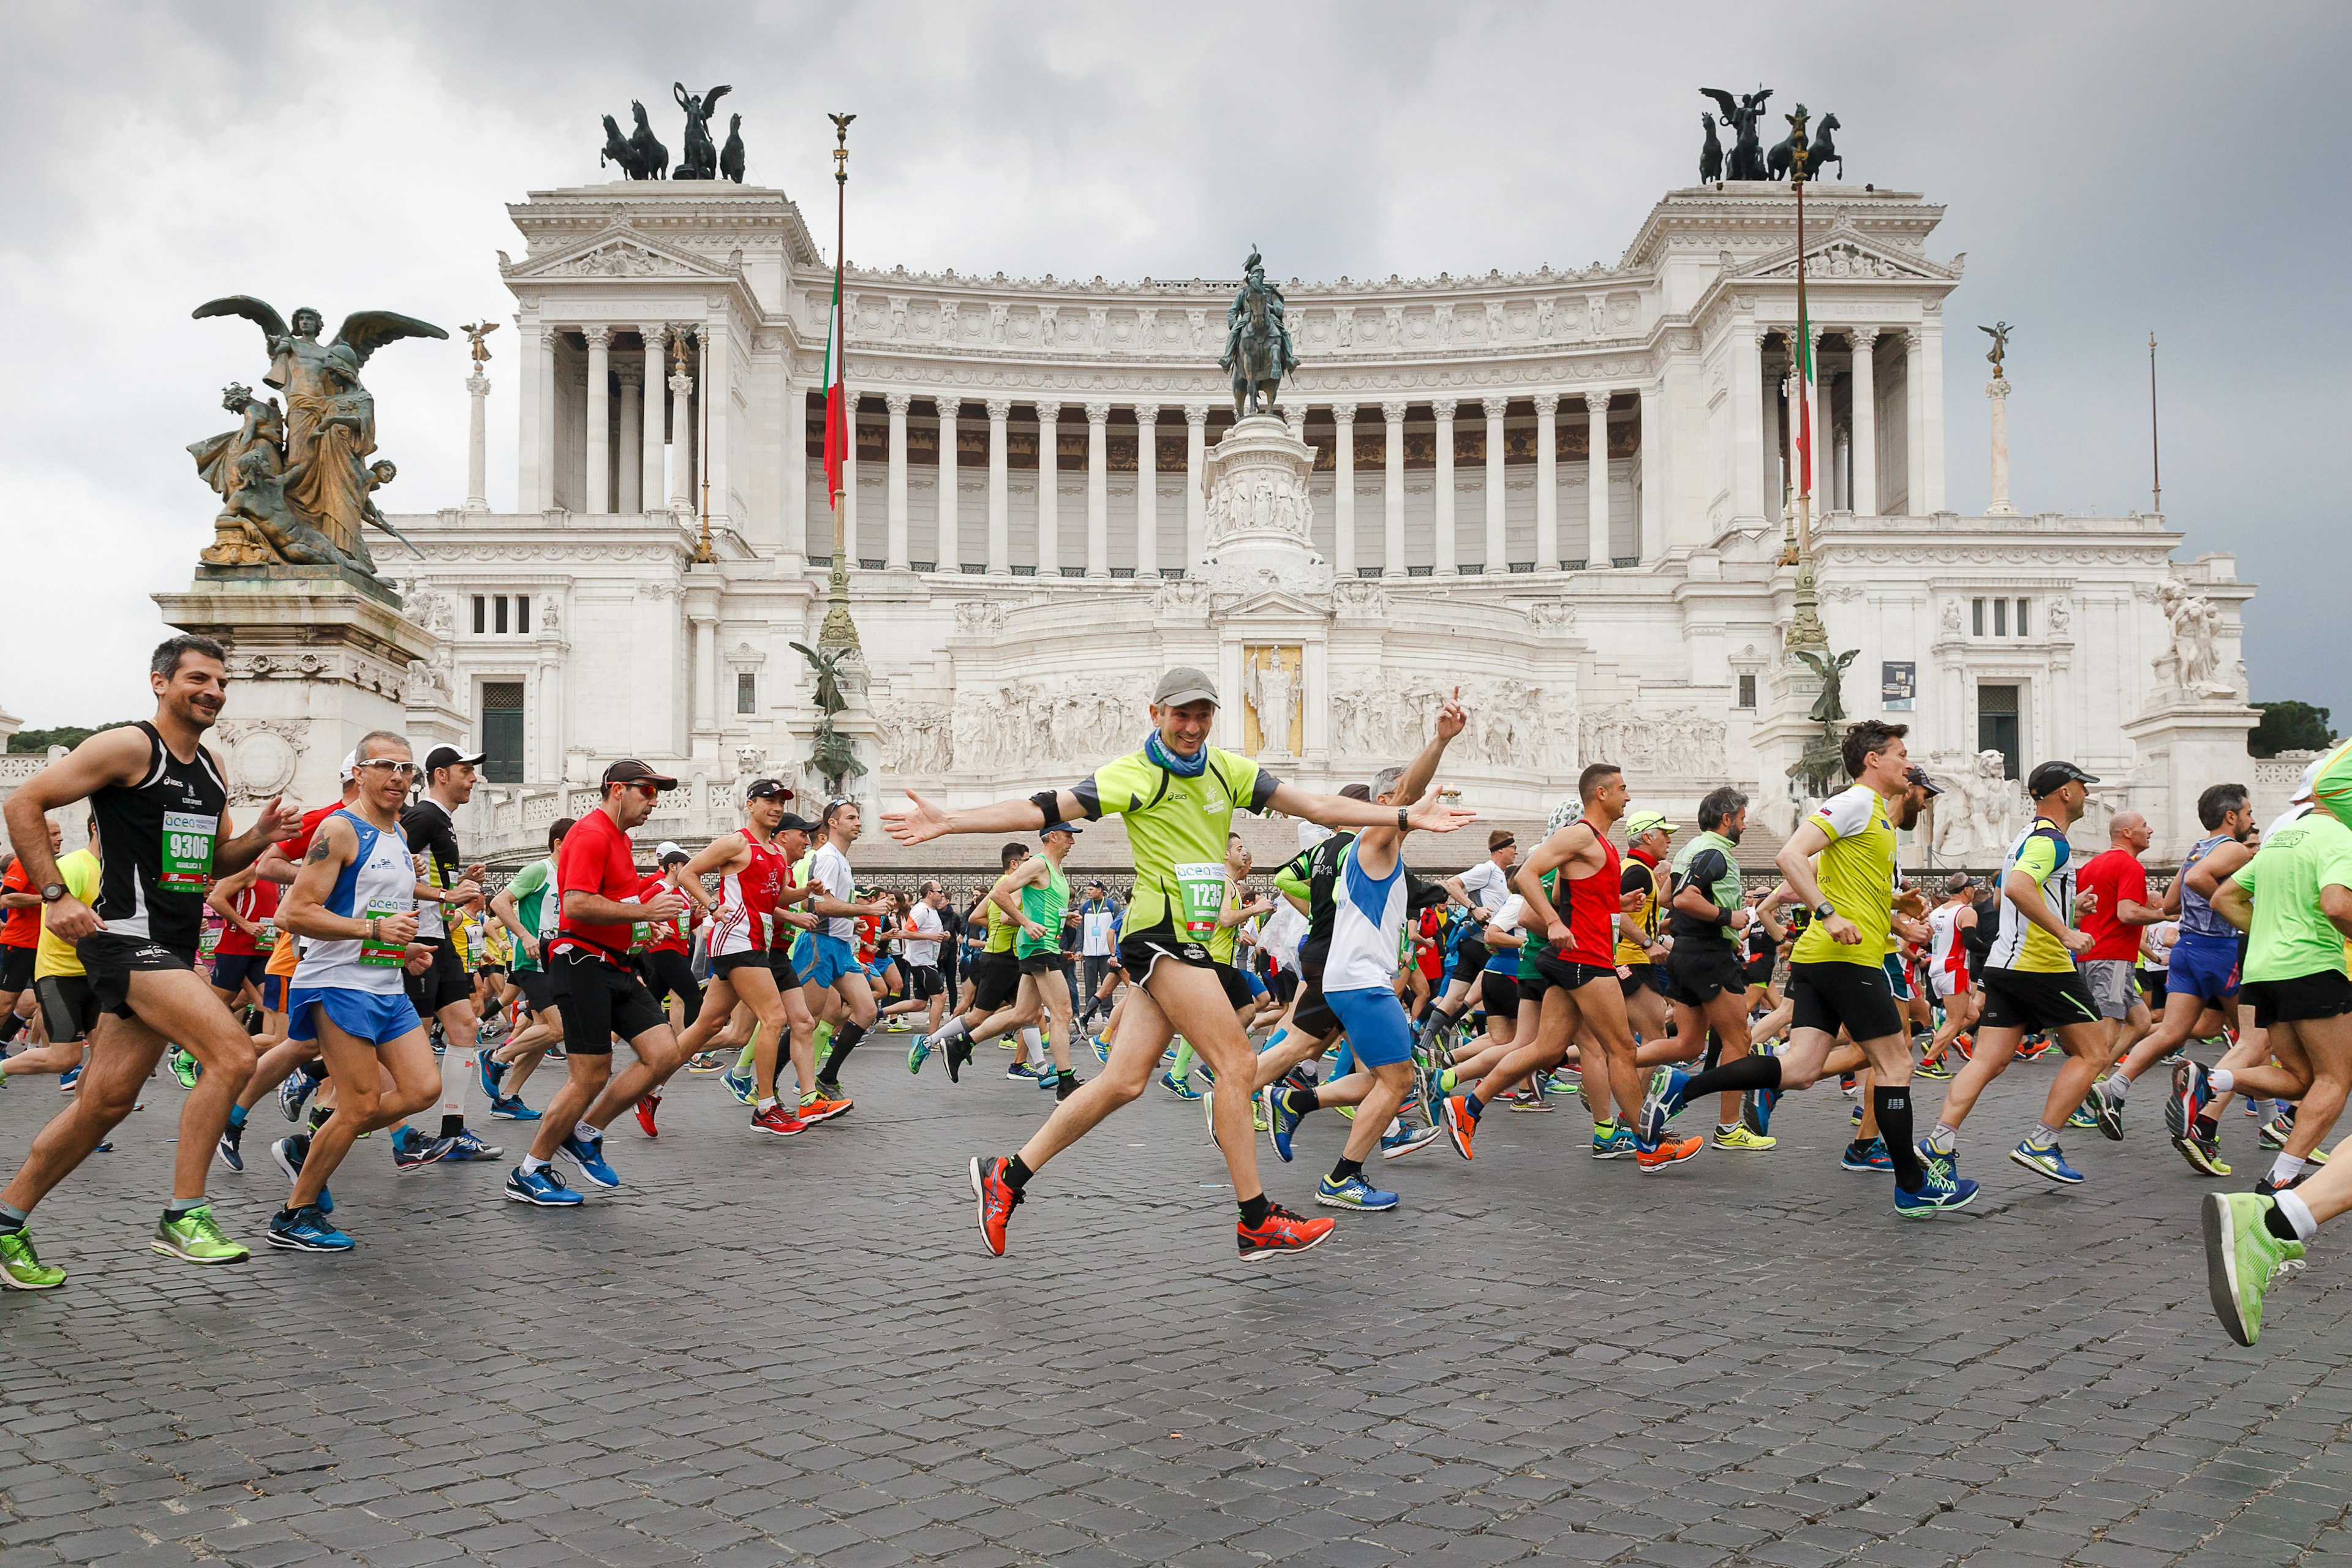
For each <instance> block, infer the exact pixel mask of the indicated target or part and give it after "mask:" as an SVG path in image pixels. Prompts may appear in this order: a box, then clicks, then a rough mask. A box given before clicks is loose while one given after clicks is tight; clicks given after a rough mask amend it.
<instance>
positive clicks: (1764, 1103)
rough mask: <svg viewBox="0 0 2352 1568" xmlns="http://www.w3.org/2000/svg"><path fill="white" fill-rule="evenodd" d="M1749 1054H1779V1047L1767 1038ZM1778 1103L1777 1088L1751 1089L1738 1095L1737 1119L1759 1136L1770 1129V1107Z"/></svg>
mask: <svg viewBox="0 0 2352 1568" xmlns="http://www.w3.org/2000/svg"><path fill="white" fill-rule="evenodd" d="M1749 1054H1751V1055H1753V1056H1759V1057H1770V1056H1778V1055H1780V1047H1778V1046H1777V1045H1775V1044H1774V1043H1773V1042H1772V1041H1769V1040H1767V1041H1765V1042H1764V1043H1763V1044H1762V1045H1760V1046H1758V1047H1755V1049H1754V1050H1753V1051H1752V1052H1750V1053H1749ZM1778 1104H1780V1090H1779V1089H1749V1090H1748V1092H1747V1093H1745V1094H1743V1095H1741V1096H1740V1097H1739V1120H1740V1122H1741V1123H1742V1124H1743V1125H1744V1126H1746V1127H1747V1129H1748V1131H1750V1132H1753V1133H1755V1134H1756V1135H1757V1136H1758V1137H1759V1138H1761V1137H1763V1136H1765V1135H1766V1134H1767V1133H1769V1132H1770V1131H1772V1108H1773V1107H1774V1106H1776V1105H1778Z"/></svg>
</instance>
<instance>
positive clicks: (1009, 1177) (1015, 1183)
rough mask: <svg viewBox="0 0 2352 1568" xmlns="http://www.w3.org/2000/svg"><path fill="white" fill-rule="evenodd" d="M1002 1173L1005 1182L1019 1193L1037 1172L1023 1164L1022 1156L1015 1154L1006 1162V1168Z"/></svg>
mask: <svg viewBox="0 0 2352 1568" xmlns="http://www.w3.org/2000/svg"><path fill="white" fill-rule="evenodd" d="M1035 1174H1036V1172H1034V1171H1033V1170H1031V1169H1030V1168H1029V1167H1028V1166H1026V1165H1024V1164H1023V1163H1021V1156H1020V1155H1018V1154H1015V1155H1013V1158H1011V1159H1010V1160H1007V1161H1005V1162H1004V1170H1003V1177H1004V1184H1005V1185H1006V1186H1008V1187H1011V1188H1012V1189H1013V1191H1014V1192H1016V1193H1017V1192H1019V1191H1020V1190H1021V1189H1022V1188H1024V1187H1025V1186H1027V1185H1028V1184H1029V1178H1030V1177H1032V1176H1034V1175H1035Z"/></svg>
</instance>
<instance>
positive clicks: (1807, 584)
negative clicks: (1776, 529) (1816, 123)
mask: <svg viewBox="0 0 2352 1568" xmlns="http://www.w3.org/2000/svg"><path fill="white" fill-rule="evenodd" d="M1792 119H1793V121H1794V123H1795V131H1796V134H1795V135H1794V136H1792V137H1791V138H1790V141H1791V142H1793V145H1792V146H1791V147H1790V160H1789V183H1790V184H1791V185H1793V186H1795V187H1796V192H1797V331H1796V336H1795V341H1794V342H1792V343H1791V345H1790V348H1791V353H1790V359H1791V360H1792V361H1793V362H1794V363H1795V365H1796V368H1797V420H1798V430H1799V432H1800V433H1801V450H1800V451H1799V452H1797V454H1796V456H1797V459H1798V461H1797V595H1796V602H1795V604H1794V605H1792V606H1791V608H1790V619H1789V643H1788V646H1789V647H1790V648H1791V649H1792V650H1793V649H1796V648H1813V649H1817V650H1819V651H1821V652H1823V653H1826V652H1828V651H1829V646H1830V634H1829V628H1828V627H1826V626H1822V612H1821V604H1820V600H1819V598H1818V597H1817V596H1816V595H1815V592H1814V588H1815V579H1814V575H1813V449H1812V448H1813V389H1812V385H1811V381H1812V377H1811V370H1812V341H1811V333H1812V324H1811V322H1810V321H1807V320H1806V316H1805V162H1806V150H1805V126H1804V106H1803V105H1802V104H1800V105H1798V106H1797V114H1796V115H1795V116H1793V117H1792Z"/></svg>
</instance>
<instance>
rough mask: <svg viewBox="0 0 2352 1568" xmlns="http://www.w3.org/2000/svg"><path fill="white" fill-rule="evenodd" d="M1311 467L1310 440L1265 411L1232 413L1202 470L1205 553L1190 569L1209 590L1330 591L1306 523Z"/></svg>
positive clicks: (1218, 592) (1221, 592) (1326, 564)
mask: <svg viewBox="0 0 2352 1568" xmlns="http://www.w3.org/2000/svg"><path fill="white" fill-rule="evenodd" d="M1314 467H1315V448H1314V447H1310V446H1308V445H1307V443H1306V442H1304V441H1302V440H1300V439H1299V438H1298V437H1296V436H1294V435H1292V434H1291V432H1290V426H1287V425H1286V424H1284V423H1283V422H1282V421H1281V420H1279V419H1277V418H1276V417H1274V416H1272V415H1270V414H1253V415H1251V416H1249V417H1247V418H1245V419H1241V420H1237V421H1235V422H1234V426H1232V428H1230V429H1228V430H1227V431H1226V432H1225V434H1224V436H1223V437H1222V438H1221V439H1220V440H1219V441H1218V442H1217V444H1216V445H1215V446H1214V447H1211V448H1210V449H1209V453H1208V460H1207V461H1206V463H1205V464H1204V465H1203V466H1202V473H1201V488H1202V493H1203V494H1204V495H1205V496H1206V497H1207V500H1208V514H1209V516H1208V539H1207V553H1205V554H1204V555H1203V556H1202V558H1201V564H1200V567H1199V569H1198V571H1197V572H1196V573H1195V574H1194V575H1196V576H1198V577H1199V578H1200V579H1201V580H1202V582H1203V583H1205V584H1207V585H1208V588H1209V591H1210V592H1211V593H1212V594H1213V595H1243V596H1246V595H1253V594H1258V593H1263V592H1265V591H1267V590H1269V589H1272V590H1279V591H1281V592H1284V593H1288V594H1294V595H1328V593H1329V592H1330V591H1331V577H1332V573H1331V563H1329V562H1328V561H1326V560H1325V559H1324V558H1323V555H1322V552H1319V551H1318V550H1317V549H1316V548H1315V541H1314V537H1313V535H1312V534H1311V532H1310V531H1309V524H1310V522H1311V521H1312V512H1311V510H1310V509H1309V504H1308V500H1307V476H1308V474H1309V473H1310V472H1311V471H1312V470H1313V468H1314Z"/></svg>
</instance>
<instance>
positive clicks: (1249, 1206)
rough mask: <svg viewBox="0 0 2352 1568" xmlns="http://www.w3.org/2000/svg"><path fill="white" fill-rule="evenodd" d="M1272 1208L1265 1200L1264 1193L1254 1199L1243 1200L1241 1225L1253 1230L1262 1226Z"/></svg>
mask: <svg viewBox="0 0 2352 1568" xmlns="http://www.w3.org/2000/svg"><path fill="white" fill-rule="evenodd" d="M1273 1207H1274V1205H1273V1204H1271V1203H1270V1202H1268V1201H1267V1200H1266V1195H1265V1194H1264V1193H1260V1194H1258V1195H1257V1196H1255V1197H1254V1198H1244V1199H1243V1200H1242V1223H1243V1224H1244V1225H1245V1226H1251V1227H1252V1228H1253V1229H1255V1227H1256V1226H1262V1225H1264V1224H1265V1218H1266V1215H1267V1213H1268V1211H1270V1210H1271V1209H1272V1208H1273Z"/></svg>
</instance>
